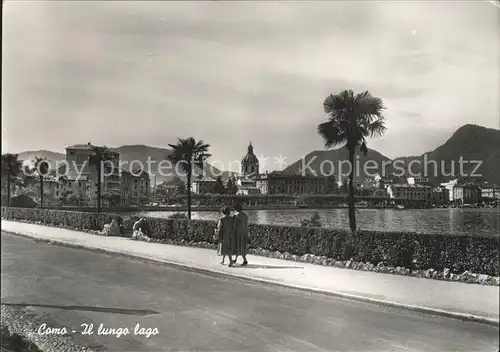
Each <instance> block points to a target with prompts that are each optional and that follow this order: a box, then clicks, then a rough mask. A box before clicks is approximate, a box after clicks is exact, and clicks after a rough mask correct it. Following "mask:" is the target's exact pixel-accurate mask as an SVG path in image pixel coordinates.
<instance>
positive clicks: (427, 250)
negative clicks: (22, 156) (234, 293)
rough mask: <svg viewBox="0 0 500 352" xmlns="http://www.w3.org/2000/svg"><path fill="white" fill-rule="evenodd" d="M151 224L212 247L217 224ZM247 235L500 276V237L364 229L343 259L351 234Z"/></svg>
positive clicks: (53, 217) (280, 244)
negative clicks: (499, 252) (345, 246)
mask: <svg viewBox="0 0 500 352" xmlns="http://www.w3.org/2000/svg"><path fill="white" fill-rule="evenodd" d="M120 217H121V216H120V215H116V214H107V213H101V214H96V213H89V212H73V211H62V210H49V209H26V208H8V207H2V219H6V220H24V221H30V222H41V223H44V224H47V225H54V226H62V227H67V228H73V229H82V230H101V229H102V228H103V226H104V224H106V223H109V222H110V221H111V220H112V219H113V218H120ZM137 219H138V217H137V216H131V217H127V216H125V217H124V218H123V221H124V227H125V229H126V230H129V231H130V230H131V228H132V225H133V223H134V222H135V221H136V220H137ZM147 221H148V224H149V227H150V230H151V232H152V234H151V238H153V239H157V240H174V241H182V240H183V241H184V242H208V243H213V234H214V230H215V228H216V223H215V222H214V221H208V220H186V219H182V218H181V219H176V218H170V219H162V218H147ZM249 230H250V247H251V248H262V249H266V250H269V251H273V252H274V251H279V252H282V253H283V252H288V253H290V254H294V255H304V254H309V253H310V254H314V255H316V256H326V257H329V258H333V259H336V260H342V259H343V260H346V259H353V260H354V261H357V262H364V263H368V262H369V263H372V264H374V265H377V264H379V263H383V264H385V265H389V266H393V267H398V266H399V267H405V268H408V269H412V270H413V269H418V270H427V269H435V270H438V271H441V270H444V269H445V268H448V269H450V271H451V272H452V273H456V274H461V273H463V272H464V271H469V272H473V273H477V274H487V275H491V276H500V270H499V257H498V247H499V238H497V237H483V236H465V235H463V236H461V235H458V236H457V235H448V234H444V235H434V234H420V233H411V232H379V231H366V230H360V231H358V232H357V233H356V234H354V236H353V240H352V252H351V255H350V258H344V256H345V252H344V245H343V244H344V243H345V239H346V237H347V236H348V234H349V233H348V231H347V230H338V229H330V228H318V227H293V226H277V225H276V226H275V225H263V224H250V225H249Z"/></svg>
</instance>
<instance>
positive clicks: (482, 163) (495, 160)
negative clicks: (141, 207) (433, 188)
mask: <svg viewBox="0 0 500 352" xmlns="http://www.w3.org/2000/svg"><path fill="white" fill-rule="evenodd" d="M396 147H397V146H396ZM359 154H360V153H359V152H357V153H356V155H359ZM311 160H312V161H311ZM347 160H348V152H347V149H346V148H344V147H342V148H339V149H334V150H316V151H313V152H311V153H309V154H308V155H306V156H305V157H303V158H302V159H300V160H298V161H296V162H295V163H293V164H291V165H290V166H288V167H287V168H286V169H285V170H284V172H285V173H298V172H300V171H301V167H302V168H304V167H305V166H306V165H307V164H308V163H309V164H308V165H309V166H310V168H311V169H313V170H314V171H315V172H316V173H317V174H321V172H320V171H321V169H320V168H321V164H323V165H324V168H323V170H324V172H323V174H324V173H326V174H328V173H329V172H330V170H331V167H330V165H331V162H333V165H334V166H335V172H334V175H335V176H337V175H338V172H339V169H340V171H341V172H342V175H344V178H347V176H346V175H347V173H348V171H349V167H348V166H347V164H346V163H344V164H343V163H342V161H345V162H347ZM460 160H463V161H464V162H463V166H462V172H461V171H460V163H459V162H460ZM363 165H364V167H363ZM372 165H376V167H373V168H372V167H371V166H372ZM425 165H427V167H426V166H425ZM476 165H477V166H479V168H478V169H477V170H475V168H476ZM339 166H340V167H339ZM410 167H411V169H410ZM356 169H357V170H358V172H357V174H356V175H355V178H356V179H362V178H365V177H366V176H370V175H372V176H373V174H374V173H376V172H378V173H379V174H380V175H381V176H386V177H393V178H396V179H398V178H399V179H400V180H402V177H404V176H408V174H409V176H415V177H418V176H422V177H428V178H429V181H430V182H432V183H439V182H446V181H449V180H451V179H455V178H458V179H464V178H468V179H475V180H477V181H487V182H489V183H493V184H500V171H499V170H500V130H496V129H492V128H486V127H482V126H478V125H472V124H469V125H464V126H462V127H461V128H459V129H458V130H457V131H456V132H455V133H454V134H453V135H452V136H451V137H450V138H449V139H448V140H447V141H446V142H445V143H444V144H443V145H441V146H439V147H438V148H436V149H434V150H433V151H430V152H427V153H424V154H422V155H418V156H407V157H399V158H395V159H394V160H391V159H389V158H387V157H386V156H384V155H382V154H380V153H379V152H377V151H376V150H373V149H370V150H369V151H368V155H367V156H366V157H365V156H362V155H361V156H360V157H359V159H358V161H356ZM479 175H481V176H479Z"/></svg>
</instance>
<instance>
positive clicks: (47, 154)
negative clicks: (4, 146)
mask: <svg viewBox="0 0 500 352" xmlns="http://www.w3.org/2000/svg"><path fill="white" fill-rule="evenodd" d="M36 157H39V158H46V159H47V160H48V161H49V162H50V163H52V164H53V165H55V163H56V162H58V161H61V160H64V159H66V155H65V154H63V153H57V152H51V151H50V150H29V151H25V152H22V153H19V156H18V159H19V160H22V161H23V162H24V163H27V162H31V161H33V160H34V159H35V158H36Z"/></svg>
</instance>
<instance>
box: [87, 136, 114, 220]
mask: <svg viewBox="0 0 500 352" xmlns="http://www.w3.org/2000/svg"><path fill="white" fill-rule="evenodd" d="M90 145H91V144H90ZM91 150H92V154H91V155H90V156H89V165H94V166H95V167H96V169H97V183H96V186H97V212H98V213H100V212H101V183H102V166H103V163H104V162H106V161H108V160H112V157H111V151H110V150H109V149H108V147H106V146H102V147H98V146H94V145H91Z"/></svg>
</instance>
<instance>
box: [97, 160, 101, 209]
mask: <svg viewBox="0 0 500 352" xmlns="http://www.w3.org/2000/svg"><path fill="white" fill-rule="evenodd" d="M100 212H101V162H99V163H98V164H97V213H98V214H99V213H100Z"/></svg>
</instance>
